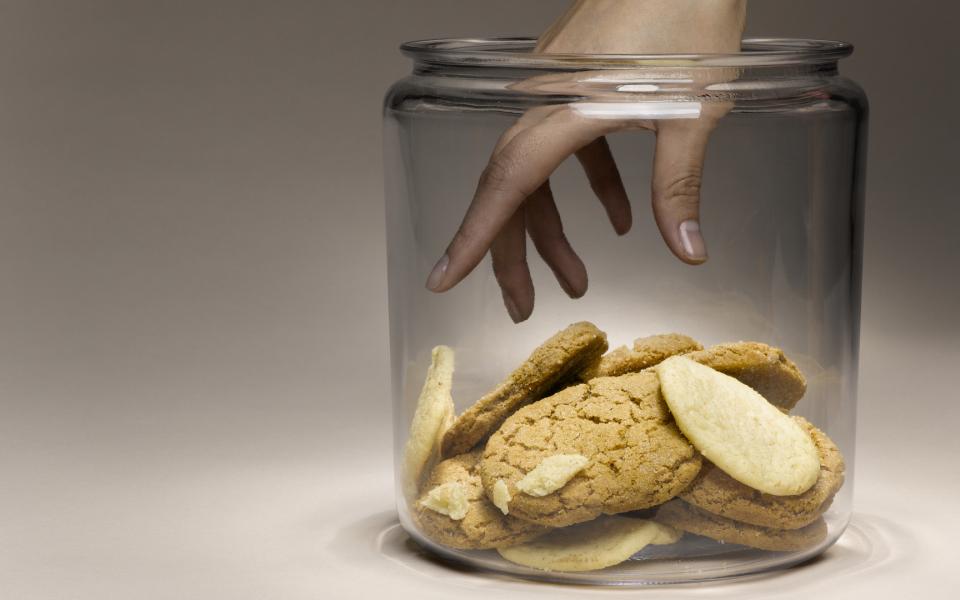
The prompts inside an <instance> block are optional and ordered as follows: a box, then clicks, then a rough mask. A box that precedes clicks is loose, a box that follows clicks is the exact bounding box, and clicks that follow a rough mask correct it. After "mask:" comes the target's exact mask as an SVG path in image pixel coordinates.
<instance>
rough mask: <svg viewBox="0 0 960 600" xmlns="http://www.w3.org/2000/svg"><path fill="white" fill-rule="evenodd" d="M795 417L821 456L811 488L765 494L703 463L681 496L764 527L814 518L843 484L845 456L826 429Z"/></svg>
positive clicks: (791, 526)
mask: <svg viewBox="0 0 960 600" xmlns="http://www.w3.org/2000/svg"><path fill="white" fill-rule="evenodd" d="M793 418H794V420H795V421H796V422H797V423H799V424H800V426H801V427H803V428H804V430H806V431H807V432H808V433H809V434H810V437H811V439H813V443H814V445H816V447H817V453H818V454H819V456H820V477H819V478H818V479H817V483H815V484H814V486H813V487H812V488H810V489H809V490H807V491H806V492H804V493H803V494H800V495H797V496H772V495H770V494H763V493H761V492H758V491H756V490H754V489H752V488H750V487H747V486H745V485H743V484H742V483H740V482H739V481H736V480H735V479H733V478H732V477H730V476H729V475H727V474H726V473H724V472H723V471H721V470H720V469H718V468H716V467H715V466H713V465H711V464H709V463H704V466H703V469H702V470H701V471H700V475H699V476H698V477H697V479H696V480H695V481H694V482H693V483H692V484H691V485H690V487H689V488H687V489H686V490H685V491H684V492H683V493H682V494H681V495H680V497H681V498H683V499H684V500H686V501H687V502H689V503H690V504H693V505H694V506H696V507H698V508H701V509H703V510H705V511H708V512H711V513H713V514H716V515H720V516H722V517H727V518H729V519H734V520H737V521H742V522H744V523H750V524H751V525H759V526H761V527H774V528H778V529H799V528H801V527H805V526H807V525H809V524H810V523H812V522H813V521H815V520H816V519H817V517H819V516H820V515H821V514H823V513H824V511H826V509H827V508H828V507H829V505H830V502H831V500H832V499H833V496H834V494H836V493H837V490H839V489H840V486H841V485H843V473H844V463H843V456H842V455H841V454H840V450H839V449H838V448H837V447H836V445H834V443H833V442H832V441H831V440H830V438H828V437H827V436H826V434H825V433H823V432H822V431H820V430H819V429H817V428H816V427H814V426H813V425H811V424H810V423H809V422H808V421H806V420H805V419H803V418H801V417H793Z"/></svg>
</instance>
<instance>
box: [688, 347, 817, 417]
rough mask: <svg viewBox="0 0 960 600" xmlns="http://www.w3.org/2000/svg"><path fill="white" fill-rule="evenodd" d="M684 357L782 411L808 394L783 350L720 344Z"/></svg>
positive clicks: (799, 375)
mask: <svg viewBox="0 0 960 600" xmlns="http://www.w3.org/2000/svg"><path fill="white" fill-rule="evenodd" d="M686 356H687V358H690V359H692V360H695V361H696V362H698V363H700V364H702V365H706V366H708V367H710V368H712V369H715V370H717V371H720V372H721V373H724V374H726V375H729V376H731V377H735V378H736V379H739V380H740V381H742V382H743V383H745V384H747V385H749V386H750V387H752V388H753V389H755V390H757V391H758V392H760V395H761V396H763V397H764V398H766V399H767V401H768V402H770V403H771V404H773V405H774V406H777V407H779V408H782V409H784V410H790V409H792V408H793V407H794V406H795V405H796V404H797V402H799V401H800V398H802V397H803V394H804V392H806V391H807V382H806V380H805V379H804V377H803V373H801V372H800V369H798V368H797V365H795V364H794V363H793V361H791V360H790V359H789V358H787V357H786V355H784V353H783V351H782V350H780V349H779V348H774V347H772V346H768V345H766V344H761V343H759V342H735V343H731V344H720V345H718V346H713V347H712V348H707V349H706V350H700V351H698V352H692V353H690V354H687V355H686Z"/></svg>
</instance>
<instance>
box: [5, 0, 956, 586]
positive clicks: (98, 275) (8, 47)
mask: <svg viewBox="0 0 960 600" xmlns="http://www.w3.org/2000/svg"><path fill="white" fill-rule="evenodd" d="M564 5H565V2H563V1H559V0H537V1H533V0H529V1H522V2H521V1H516V0H484V1H482V2H480V1H477V2H468V1H467V0H405V1H392V0H379V1H377V0H352V1H350V2H330V1H323V0H315V1H289V0H283V1H273V2H268V1H262V2H249V1H233V2H226V1H212V0H211V1H186V0H183V1H171V2H148V1H141V0H128V1H125V2H124V1H107V0H87V1H67V0H61V1H51V0H21V1H16V0H3V1H0V86H2V87H0V277H2V280H0V281H2V286H3V287H2V289H3V293H2V294H0V588H5V589H6V590H7V593H2V592H0V596H2V597H3V598H30V599H32V598H60V597H63V598H66V597H99V598H104V597H107V598H109V597H130V596H129V595H127V594H129V593H130V590H135V589H137V582H145V581H151V582H154V584H156V585H160V586H161V587H158V588H155V589H156V590H168V591H169V594H167V593H165V592H163V591H157V592H156V597H179V598H184V597H193V596H192V594H193V593H194V592H196V593H197V594H198V595H197V597H208V598H209V597H241V596H243V593H244V592H249V593H250V594H252V595H251V597H269V596H270V594H269V593H268V592H267V591H266V590H268V589H270V588H269V582H268V581H267V579H269V578H267V577H266V576H264V579H263V580H260V579H256V578H255V577H253V576H252V575H250V574H249V573H250V572H251V571H249V570H248V571H243V572H244V573H247V574H246V575H244V576H241V577H239V579H230V577H228V575H234V574H236V573H238V572H240V571H241V570H242V569H241V568H240V567H239V566H238V565H239V564H240V563H234V562H230V561H229V560H226V559H224V560H225V561H226V562H222V563H218V562H216V561H213V562H212V563H205V562H204V561H203V559H202V558H199V557H200V554H194V553H195V552H199V551H197V550H196V548H197V547H201V548H203V547H206V546H205V544H207V545H210V547H211V548H213V547H219V546H216V544H224V545H235V546H236V547H238V548H239V547H245V546H243V544H244V543H249V541H250V540H249V539H247V538H244V537H243V536H242V533H238V532H237V531H236V530H234V529H231V528H230V526H228V525H229V523H232V521H229V518H230V517H228V516H224V515H229V514H232V513H230V511H231V510H234V509H231V508H230V507H231V504H230V498H232V497H233V496H234V494H238V495H243V494H250V493H252V492H251V490H254V489H258V488H257V486H256V485H252V484H249V485H248V484H246V483H244V484H240V483H237V484H236V486H234V487H231V485H230V484H229V481H234V480H233V479H231V478H232V477H234V476H236V477H240V475H237V473H242V474H243V477H248V476H250V477H253V476H254V475H255V474H257V473H260V474H263V476H264V477H265V479H264V481H265V482H266V481H270V482H274V483H277V481H279V479H278V478H277V477H275V473H277V472H284V473H290V471H289V469H290V468H291V467H290V465H292V464H295V465H299V466H298V467H297V468H298V469H300V470H298V471H296V475H290V476H289V477H288V478H287V479H284V480H283V481H284V482H286V483H280V484H278V485H288V486H289V487H288V488H283V490H282V492H283V493H288V494H289V497H291V498H299V499H298V500H295V502H296V503H299V504H298V506H301V507H303V508H304V510H308V508H307V507H309V506H310V505H311V502H313V501H314V498H315V497H317V496H322V495H323V494H325V493H326V492H325V490H329V489H331V485H332V484H331V483H330V482H329V481H325V480H323V476H322V472H323V470H324V469H325V467H326V465H330V464H332V463H336V464H337V465H339V466H343V465H345V464H347V465H349V464H354V463H356V464H358V465H361V464H362V465H368V464H377V465H380V466H382V467H384V468H386V467H387V465H388V464H389V447H390V444H389V432H390V426H389V422H390V421H389V420H390V408H389V403H388V399H387V395H386V394H387V389H388V351H387V349H388V346H387V339H386V336H387V322H386V315H387V311H386V289H385V285H386V280H385V248H384V240H383V231H384V223H383V209H382V189H381V185H382V184H381V164H380V162H381V159H380V152H381V150H380V102H381V98H382V94H383V92H384V91H385V90H386V88H387V87H388V86H389V85H390V83H391V82H392V81H393V80H394V79H396V78H399V77H401V76H402V75H403V74H404V73H405V71H406V70H407V69H408V68H409V65H408V63H407V61H405V59H403V58H402V57H401V56H400V55H399V53H398V52H397V51H396V47H397V45H398V44H399V43H400V42H402V41H404V40H408V39H415V38H425V37H441V36H457V35H513V34H528V35H530V34H532V35H536V34H537V33H538V32H539V31H541V30H542V29H544V28H545V27H546V25H547V24H548V23H549V22H550V21H551V19H552V18H553V17H554V16H555V15H556V14H557V13H559V12H560V10H561V9H562V7H563V6H564ZM947 6H948V5H947V4H946V3H942V2H934V1H932V0H927V1H917V2H909V3H907V2H894V1H881V0H843V1H840V2H838V1H836V0H804V1H803V2H800V1H786V0H754V1H753V2H752V6H751V15H750V25H749V33H750V34H753V35H758V34H762V35H788V36H798V37H818V38H837V39H844V40H848V41H851V42H853V43H854V44H855V45H856V46H857V52H856V54H855V55H854V57H853V58H851V59H849V60H847V61H845V62H844V63H843V66H842V68H843V71H844V73H845V74H846V75H848V76H850V77H852V78H853V79H855V80H857V81H858V82H860V83H861V84H862V85H863V86H864V88H865V89H866V90H867V92H868V94H869V95H870V97H871V101H872V124H871V139H870V156H869V178H868V186H867V194H868V217H867V233H866V261H865V270H864V302H863V337H862V342H863V349H862V370H861V378H862V379H861V403H860V407H861V418H860V427H861V430H860V431H861V434H860V437H859V440H860V457H862V460H861V461H860V464H859V467H860V468H859V469H858V479H859V478H863V479H865V480H868V479H870V478H871V477H874V478H883V477H886V476H888V475H889V473H890V470H891V469H897V468H899V466H903V469H904V470H905V471H904V472H906V473H911V472H913V471H912V470H911V468H912V467H910V465H912V464H913V463H912V459H911V457H913V459H915V458H916V457H917V456H920V455H923V456H939V457H941V458H942V457H951V456H956V455H957V453H958V451H960V447H958V442H957V441H956V438H955V436H954V435H953V431H954V428H955V426H956V417H957V416H958V414H960V412H958V409H957V408H956V405H957V402H958V398H957V392H956V388H955V386H954V385H952V383H951V381H952V380H953V379H955V376H956V375H955V371H956V369H957V363H958V361H960V321H958V319H957V316H956V311H957V309H958V307H960V269H958V266H957V261H958V260H960V242H958V237H957V233H956V232H957V224H956V223H957V221H958V219H960V203H958V202H957V196H956V182H957V173H958V170H960V166H958V163H957V158H958V156H957V150H956V145H955V139H956V135H957V134H958V133H960V129H958V118H957V98H958V93H957V91H958V90H957V80H956V74H957V66H956V46H955V37H956V31H955V23H956V17H957V16H958V15H957V14H956V13H957V12H958V11H956V10H954V9H953V8H947ZM950 6H952V5H950ZM639 202H640V203H641V204H642V200H641V201H639ZM904 436H907V437H906V438H904ZM910 436H913V437H910ZM904 439H915V440H917V442H916V444H913V445H909V448H910V452H904V448H905V447H907V442H904V441H903V440H904ZM893 440H898V441H897V442H896V443H893V442H892V441H893ZM911 444H912V443H911ZM911 453H912V454H911ZM921 453H922V454H921ZM871 456H876V457H879V456H883V457H884V459H883V460H880V459H876V460H871V458H870V457H871ZM364 457H372V458H364ZM363 460H367V461H368V462H363ZM369 461H373V462H372V463H371V462H369ZM951 464H952V463H951ZM363 468H365V469H366V468H371V467H368V466H364V467H363ZM284 469H288V470H287V471H284ZM952 472H955V469H954V470H953V471H952ZM251 474H254V475H251ZM383 477H384V478H388V477H389V474H386V475H384V476H383ZM947 479H948V483H949V485H951V486H954V487H956V485H957V477H956V475H955V474H953V475H951V476H949V477H948V478H947ZM227 480H229V481H228V482H227V483H224V484H223V486H220V487H217V485H218V484H217V483H216V482H223V481H227ZM237 481H239V479H237ZM243 481H252V479H244V480H243ZM377 481H378V483H377V485H378V486H381V487H379V488H377V489H385V490H386V489H388V488H387V486H388V485H389V481H388V480H387V479H384V480H383V481H381V480H380V479H378V480H377ZM293 482H296V483H293ZM859 483H860V482H859V481H858V485H859ZM263 485H264V486H269V485H273V484H272V483H264V484H263ZM945 485H946V483H945ZM858 489H864V488H862V487H860V488H858ZM304 490H306V492H305V493H301V492H304ZM858 493H859V492H858ZM388 500H389V499H388ZM234 516H236V517H237V518H239V516H238V515H234ZM218 518H219V519H221V520H218ZM191 519H192V520H191ZM223 519H226V520H223ZM218 523H219V524H220V525H218ZM954 523H955V521H954ZM231 536H236V540H234V537H231ZM234 542H236V543H235V544H234ZM268 547H269V546H268ZM178 551H182V553H181V554H178ZM251 552H253V551H252V550H251ZM245 556H246V555H245ZM250 556H256V557H259V556H260V555H259V554H251V555H250ZM263 561H267V562H264V563H263V564H272V563H269V559H268V558H266V557H264V558H263ZM251 564H261V563H258V562H256V560H253V562H252V563H251ZM248 566H249V565H248ZM218 569H219V570H218ZM115 570H116V571H120V572H122V573H123V575H122V576H118V575H116V573H115V572H114V571H115ZM220 575H223V576H224V577H223V580H222V581H221V580H220V579H217V578H218V577H220ZM251 578H252V579H251ZM227 581H229V582H230V583H227ZM158 582H162V583H158ZM187 582H189V583H187ZM215 582H219V583H215ZM151 585H153V584H151ZM163 585H166V586H172V587H169V588H166V587H163ZM257 585H262V586H263V587H262V588H260V587H257ZM67 590H70V592H67ZM198 590H199V591H198ZM200 591H203V592H204V593H205V594H206V596H201V595H200ZM261 592H262V593H261ZM140 597H146V596H143V595H140ZM151 597H152V596H151ZM288 597H292V596H288ZM304 597H308V596H304ZM316 597H322V595H320V596H316Z"/></svg>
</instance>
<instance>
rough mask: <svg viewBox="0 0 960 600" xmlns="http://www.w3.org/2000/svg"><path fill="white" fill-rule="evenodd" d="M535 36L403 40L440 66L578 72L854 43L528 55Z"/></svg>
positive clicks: (749, 43) (788, 55)
mask: <svg viewBox="0 0 960 600" xmlns="http://www.w3.org/2000/svg"><path fill="white" fill-rule="evenodd" d="M535 45H536V39H534V38H449V39H433V40H420V41H414V42H407V43H405V44H403V45H402V46H400V50H401V51H402V52H403V53H404V54H406V55H407V56H409V57H411V58H413V59H414V60H415V61H418V62H423V63H431V64H441V65H451V66H456V65H463V66H467V65H469V66H490V67H497V68H518V69H549V70H564V71H582V70H593V69H627V68H636V67H676V66H679V65H683V66H684V67H741V68H749V67H762V66H779V65H819V64H824V63H834V62H836V61H838V60H839V59H841V58H845V57H847V56H850V54H852V53H853V45H851V44H849V43H847V42H840V41H832V40H814V39H800V38H746V39H744V40H743V44H742V51H741V52H739V53H736V54H582V55H581V54H576V55H567V54H549V55H546V54H540V55H535V54H532V53H531V51H532V50H533V48H534V46H535Z"/></svg>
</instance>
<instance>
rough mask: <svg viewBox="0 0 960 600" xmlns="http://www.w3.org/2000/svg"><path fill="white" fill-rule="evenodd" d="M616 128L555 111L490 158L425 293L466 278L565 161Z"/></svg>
mask: <svg viewBox="0 0 960 600" xmlns="http://www.w3.org/2000/svg"><path fill="white" fill-rule="evenodd" d="M519 125H520V124H519V123H518V126H519ZM613 128H616V124H615V123H613V122H606V121H598V120H590V119H587V118H584V117H581V116H579V115H577V114H575V113H574V112H573V111H570V110H556V112H553V113H551V114H550V115H549V116H547V117H546V118H545V119H543V120H542V121H540V122H538V123H536V124H535V125H533V126H529V127H527V128H526V129H524V130H522V131H520V132H519V133H514V137H513V139H512V140H510V142H509V143H507V144H506V145H504V146H503V147H502V148H500V149H499V151H498V152H496V153H495V154H494V155H493V157H492V158H491V159H490V163H489V164H488V165H487V168H486V169H485V170H484V173H483V176H482V177H481V179H480V184H479V186H478V187H477V192H476V194H475V196H474V198H473V202H472V203H471V204H470V208H469V209H468V210H467V214H466V216H464V219H463V223H461V225H460V229H459V230H458V231H457V233H456V235H455V236H454V238H453V241H452V242H451V243H450V245H449V246H448V247H447V252H446V254H445V255H444V256H443V257H442V258H441V259H440V261H438V262H437V265H436V266H435V267H434V270H433V272H431V274H430V277H429V278H428V279H427V288H428V289H430V290H431V291H434V292H445V291H447V290H449V289H450V288H452V287H453V286H455V285H456V284H457V283H459V282H460V281H461V280H462V279H463V278H464V277H466V276H467V274H469V273H470V271H472V270H473V269H474V267H476V266H477V264H479V262H480V261H481V260H482V259H483V256H484V254H486V252H487V250H488V249H489V248H490V245H491V244H492V243H493V239H494V237H496V235H497V233H498V232H499V231H500V230H501V229H502V228H503V227H504V225H505V224H506V222H507V221H508V220H509V219H510V217H511V216H512V215H513V214H514V213H515V212H516V211H517V208H518V207H519V206H520V204H522V203H523V201H524V200H525V199H526V198H527V196H530V195H531V194H533V192H535V191H536V190H537V188H539V187H540V186H541V185H543V183H544V182H545V181H546V180H547V178H548V177H549V176H550V174H551V173H553V171H554V170H555V169H556V168H557V167H558V166H559V165H560V163H562V162H563V161H564V159H566V158H567V157H568V156H570V155H571V154H573V153H574V152H576V151H577V150H579V149H580V148H582V147H584V146H586V145H587V144H589V143H590V142H591V141H593V140H594V139H596V138H597V137H599V136H602V135H605V134H606V133H609V131H610V130H611V129H613Z"/></svg>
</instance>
